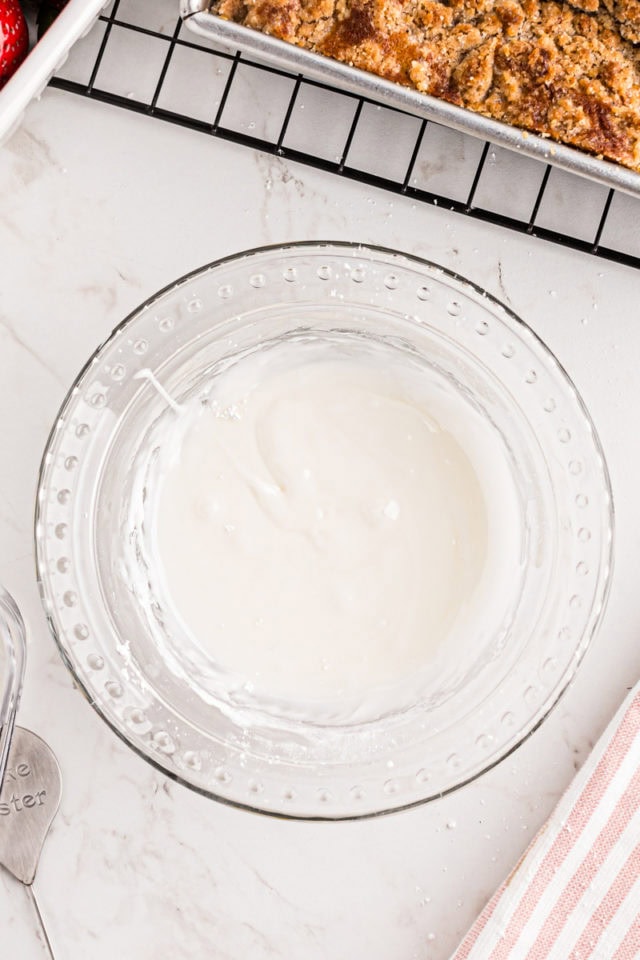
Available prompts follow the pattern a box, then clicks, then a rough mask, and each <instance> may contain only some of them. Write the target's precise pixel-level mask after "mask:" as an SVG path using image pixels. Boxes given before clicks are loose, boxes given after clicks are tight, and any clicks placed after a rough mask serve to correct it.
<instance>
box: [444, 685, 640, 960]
mask: <svg viewBox="0 0 640 960" xmlns="http://www.w3.org/2000/svg"><path fill="white" fill-rule="evenodd" d="M638 958H640V685H639V686H637V687H635V688H634V689H633V690H632V692H631V694H630V695H629V697H628V698H627V699H626V701H625V703H624V704H623V706H622V707H621V709H620V711H619V713H618V714H617V715H616V717H615V719H614V720H613V721H612V723H611V724H610V726H609V727H608V728H607V730H606V732H605V733H604V735H603V737H602V738H601V740H600V741H599V742H598V744H597V745H596V747H595V749H594V750H593V753H592V754H591V756H590V757H589V759H588V760H587V761H586V763H585V765H584V766H583V768H582V770H581V771H580V773H579V774H578V775H577V776H576V778H575V780H574V781H573V783H572V784H571V786H570V787H569V789H568V790H567V792H566V793H565V794H564V796H563V798H562V800H561V801H560V803H559V804H558V806H557V807H556V809H555V811H554V812H553V814H552V815H551V817H550V819H549V820H548V822H547V823H546V824H545V826H544V827H543V828H542V830H541V831H540V833H539V834H538V835H537V837H536V838H535V839H534V840H533V842H532V844H531V846H530V847H529V849H528V850H527V852H526V853H525V855H524V857H523V858H522V860H521V861H520V863H519V864H518V866H517V867H516V868H515V870H514V871H513V873H512V874H511V876H510V877H508V879H507V880H506V881H505V883H504V884H503V885H502V886H501V887H500V889H499V890H498V891H497V892H496V894H495V895H494V897H493V898H492V900H491V901H490V902H489V903H488V905H487V906H486V907H485V909H484V911H483V912H482V913H481V915H480V917H479V918H478V920H477V921H476V922H475V924H474V926H473V927H472V928H471V930H470V931H469V933H468V934H467V936H466V937H465V939H464V940H463V942H462V943H461V945H460V946H459V947H458V949H457V951H456V952H455V953H454V955H453V957H452V960H638Z"/></svg>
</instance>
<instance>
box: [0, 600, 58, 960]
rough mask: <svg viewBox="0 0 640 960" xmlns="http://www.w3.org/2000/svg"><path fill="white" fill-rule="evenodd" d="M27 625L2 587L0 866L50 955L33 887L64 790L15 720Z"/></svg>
mask: <svg viewBox="0 0 640 960" xmlns="http://www.w3.org/2000/svg"><path fill="white" fill-rule="evenodd" d="M25 636H26V630H25V626H24V621H23V619H22V617H21V615H20V611H19V610H18V607H17V606H16V603H15V601H14V600H13V598H12V597H11V596H10V595H9V594H8V593H7V591H6V590H4V589H3V588H2V587H0V865H2V866H4V867H5V868H6V869H7V870H8V871H9V873H11V874H12V875H13V876H14V877H15V878H16V879H17V880H19V881H20V882H21V883H22V884H23V885H24V887H25V890H26V891H27V893H28V896H29V899H30V900H31V903H32V905H33V908H34V910H35V913H36V917H37V921H38V924H39V926H40V929H41V931H42V937H43V940H44V944H45V946H46V948H47V950H48V952H49V956H50V958H51V960H55V957H54V954H53V949H52V946H51V941H50V939H49V935H48V933H47V929H46V927H45V924H44V921H43V918H42V913H41V911H40V907H39V905H38V901H37V899H36V896H35V893H34V891H33V886H32V884H33V881H34V879H35V875H36V870H37V867H38V861H39V860H40V854H41V852H42V847H43V845H44V841H45V838H46V836H47V833H48V832H49V828H50V826H51V824H52V822H53V818H54V817H55V815H56V813H57V811H58V807H59V805H60V796H61V793H62V778H61V775H60V767H59V766H58V762H57V760H56V758H55V756H54V755H53V752H52V751H51V749H50V748H49V747H48V746H47V744H46V743H45V742H44V740H42V739H41V738H40V737H38V736H36V734H35V733H32V732H31V731H30V730H25V729H24V727H18V726H16V725H15V718H16V713H17V709H18V703H19V700H20V692H21V689H22V680H23V675H24V660H25Z"/></svg>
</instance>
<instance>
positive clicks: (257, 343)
mask: <svg viewBox="0 0 640 960" xmlns="http://www.w3.org/2000/svg"><path fill="white" fill-rule="evenodd" d="M327 336H331V337H337V338H344V339H345V340H348V341H349V342H350V343H351V344H353V343H357V342H365V341H371V340H372V339H373V340H375V342H376V344H382V345H384V347H385V349H389V350H393V351H396V352H398V351H400V352H401V353H402V352H406V353H407V354H410V355H411V356H412V357H413V358H417V360H419V362H420V363H421V364H423V366H424V369H425V374H426V375H429V376H434V377H438V378H440V379H442V381H443V382H446V384H447V388H448V389H451V390H455V391H456V392H457V393H458V394H459V395H460V396H461V397H463V398H464V399H465V402H468V403H470V404H471V405H472V406H473V408H474V410H475V411H476V412H479V413H480V414H481V416H483V417H484V418H486V422H487V423H488V424H490V425H491V428H492V430H494V431H495V432H496V435H497V436H498V437H499V438H500V442H501V444H502V449H503V453H504V458H505V462H508V464H509V469H510V471H511V474H512V476H513V483H514V490H516V493H517V498H518V504H519V513H518V522H519V525H520V528H521V529H520V531H519V535H520V543H521V549H522V554H521V557H522V576H521V577H520V579H519V580H518V587H517V589H515V590H514V591H513V596H510V597H509V598H507V599H508V616H507V617H506V619H505V620H504V621H503V622H501V625H500V629H499V630H496V632H495V633H494V634H493V635H492V636H490V637H488V638H485V639H484V641H483V643H482V644H481V645H480V646H479V648H478V649H477V650H473V653H472V654H470V655H469V656H470V659H469V662H467V663H464V664H460V665H458V666H459V669H458V672H457V673H456V676H455V677H454V679H453V681H452V682H451V684H450V685H449V688H448V689H447V690H446V691H445V692H444V693H443V692H439V693H438V695H434V696H431V697H426V698H424V699H420V700H419V701H416V702H407V703H403V704H401V705H400V706H399V708H398V709H397V710H395V711H393V712H391V713H387V714H386V715H385V716H381V717H378V718H373V719H369V720H367V721H360V722H357V721H355V720H354V721H353V722H347V721H345V722H343V723H337V724H336V723H333V724H332V723H328V722H327V723H317V722H314V723H311V722H305V720H304V718H300V717H297V718H296V717H293V716H291V717H282V716H279V717H277V718H275V719H274V718H273V717H272V716H270V715H269V712H268V711H266V712H265V711H260V710H259V709H255V710H249V711H247V709H244V708H243V709H242V710H238V711H236V712H234V710H230V709H228V705H225V704H221V703H219V702H217V701H216V699H215V696H212V695H211V693H210V691H209V690H207V689H206V688H205V687H204V686H203V684H202V683H201V682H200V678H199V677H198V676H197V675H196V674H195V673H194V672H190V670H189V668H188V658H186V660H185V662H181V661H180V656H179V649H178V648H179V647H180V645H181V644H183V645H184V646H185V647H187V646H188V640H187V638H185V637H178V640H179V643H178V647H176V648H174V652H175V650H176V649H178V654H177V655H176V656H174V657H167V656H166V655H165V652H164V651H165V649H166V645H165V644H163V643H162V642H159V640H160V639H162V638H163V636H164V633H163V632H166V629H167V626H166V623H167V619H166V616H165V613H166V611H165V610H164V609H163V606H162V598H159V599H158V597H156V596H154V594H153V591H152V590H151V589H150V590H149V591H147V592H146V593H145V592H144V591H142V592H140V591H138V590H137V589H133V588H132V581H131V578H130V576H129V573H130V571H129V568H128V563H129V559H128V557H129V555H130V552H131V550H130V548H131V543H132V540H131V537H130V531H128V530H127V528H126V524H125V523H124V520H123V518H124V517H126V516H128V515H129V514H130V511H129V509H128V507H129V505H130V504H131V502H132V498H133V497H134V496H135V495H136V487H137V485H138V486H139V477H138V476H137V475H136V471H135V470H132V464H135V463H136V462H137V458H138V457H139V454H140V450H141V445H142V444H143V442H144V440H145V438H146V437H147V436H148V435H149V431H151V430H152V429H153V426H154V424H155V423H156V422H157V421H158V418H159V417H162V416H163V414H165V413H166V410H167V406H168V405H170V403H171V401H172V398H175V399H180V398H182V397H185V396H187V395H192V394H193V393H194V391H197V390H198V389H200V387H201V385H203V384H206V383H208V382H210V380H211V378H212V377H215V375H216V371H217V370H219V369H220V368H221V366H224V365H225V364H226V365H228V364H229V363H232V362H234V358H237V357H238V356H240V355H242V354H243V353H246V352H247V351H248V352H251V351H256V350H262V349H265V348H268V347H269V346H270V345H272V344H273V343H274V342H276V341H279V340H282V339H287V340H291V341H292V342H295V340H296V338H304V339H307V340H308V338H310V337H327ZM35 536H36V554H37V570H38V579H39V583H40V589H41V594H42V599H43V603H44V607H45V610H46V613H47V616H48V619H49V623H50V626H51V629H52V632H53V635H54V638H55V640H56V642H57V644H58V646H59V648H60V651H61V653H62V656H63V658H64V660H65V662H66V663H67V665H68V666H69V668H70V669H71V671H72V672H73V674H74V676H75V678H76V680H77V682H78V684H79V685H80V687H81V689H82V690H83V691H84V693H85V695H86V696H87V698H88V699H89V701H90V702H91V704H92V705H93V706H94V707H95V708H96V709H97V711H98V712H99V713H100V715H101V716H102V717H103V718H104V719H105V720H106V721H107V723H108V724H109V725H110V726H111V727H112V729H113V730H114V731H115V732H116V733H117V734H118V735H119V736H120V737H121V738H122V739H123V740H125V742H127V743H128V744H129V745H130V746H131V747H132V748H133V749H135V750H136V751H137V752H138V753H139V754H140V755H141V756H142V757H144V758H145V759H146V760H148V761H149V762H151V763H153V764H154V765H156V766H157V767H159V768H160V769H161V770H163V771H164V772H165V773H166V774H168V775H169V776H171V777H173V778H174V779H176V780H179V781H181V782H182V783H185V784H187V785H188V786H190V787H192V788H194V789H196V790H198V791H200V792H201V793H203V794H205V795H207V796H211V797H214V798H216V799H218V800H221V801H223V802H226V803H231V804H234V805H237V806H240V807H246V808H249V809H252V810H257V811H261V812H264V813H270V814H273V815H277V816H283V817H287V816H288V817H299V818H315V819H347V818H359V817H365V816H373V815H378V814H381V813H386V812H389V811H392V810H398V809H401V808H404V807H410V806H413V805H415V804H419V803H422V802H425V801H427V800H429V799H432V798H434V797H438V796H441V795H443V794H445V793H447V792H448V791H451V790H453V789H455V788H457V787H460V786H461V785H462V784H464V783H467V782H468V781H470V780H472V779H473V778H474V777H476V776H478V775H479V774H481V773H482V772H483V771H485V770H487V769H489V768H491V767H492V766H493V765H494V764H496V763H497V762H498V761H499V760H501V759H502V758H503V757H505V756H506V755H507V754H508V753H510V752H511V751H512V750H514V749H515V748H516V747H517V746H518V745H519V744H520V743H522V741H523V740H524V739H525V738H526V737H527V736H528V735H529V734H530V733H531V732H532V731H533V730H534V729H535V728H536V727H537V726H538V725H539V724H540V723H541V722H542V720H543V719H544V718H545V716H546V715H547V714H548V713H549V711H550V710H551V708H552V707H553V706H554V704H555V703H556V702H557V700H558V698H559V697H560V695H561V694H562V692H563V691H564V690H565V689H566V687H567V685H568V684H569V682H570V681H571V679H572V677H573V676H574V674H575V671H576V669H577V666H578V664H579V662H580V660H581V658H582V656H583V654H584V652H585V650H586V648H587V646H588V644H589V641H590V639H591V637H592V636H593V633H594V630H595V628H596V626H597V624H598V622H599V620H600V616H601V614H602V610H603V608H604V604H605V600H606V596H607V592H608V586H609V580H610V572H611V556H612V537H613V509H612V501H611V491H610V484H609V479H608V474H607V469H606V465H605V461H604V457H603V454H602V450H601V447H600V444H599V442H598V439H597V435H596V432H595V429H594V426H593V424H592V422H591V420H590V418H589V415H588V413H587V411H586V409H585V407H584V404H583V403H582V401H581V399H580V397H579V395H578V393H577V391H576V389H575V387H574V386H573V384H572V383H571V381H570V380H569V378H568V377H567V375H566V373H565V372H564V371H563V370H562V368H561V367H560V365H559V364H558V362H557V361H556V359H555V358H554V357H553V356H552V355H551V353H550V352H549V351H548V350H547V348H546V347H545V346H544V345H543V344H542V343H541V342H540V340H539V339H538V338H537V337H536V335H535V334H534V333H533V332H532V331H531V330H530V329H529V327H527V326H526V324H524V323H523V322H522V321H521V320H520V319H519V318H518V317H516V316H515V315H514V314H513V313H512V312H511V311H510V310H509V309H508V308H507V307H505V306H504V305H502V304H501V303H499V302H498V301H496V300H495V299H493V298H492V297H491V296H489V295H488V294H487V293H486V292H485V291H483V290H481V289H479V288H477V287H475V286H474V285H473V284H471V283H469V282H468V281H466V280H464V279H462V278H460V277H458V276H456V275H454V274H452V273H450V272H448V271H446V270H444V269H442V268H441V267H438V266H436V265H434V264H431V263H428V262H426V261H423V260H419V259H416V258H413V257H410V256H408V255H405V254H401V253H396V252H393V251H388V250H383V249H379V248H374V247H369V246H356V245H350V244H346V243H344V244H343V243H300V244H291V245H288V246H283V247H266V248H262V249H259V250H254V251H249V252H247V253H242V254H239V255H237V256H234V257H230V258H228V259H225V260H220V261H218V262H216V263H213V264H210V265H208V266H206V267H204V268H202V269H200V270H198V271H196V272H194V273H193V274H190V275H189V276H187V277H185V278H183V279H181V280H179V281H177V282H176V283H175V284H173V285H171V286H170V287H167V288H166V289H165V290H163V291H160V292H159V293H158V294H157V295H155V296H154V297H152V298H151V299H150V300H148V301H147V302H146V303H144V304H143V305H142V306H141V307H140V308H139V309H138V310H136V311H135V312H134V313H133V314H131V315H130V316H129V317H128V318H127V319H126V320H124V321H123V322H122V323H121V324H120V326H119V327H117V328H116V330H115V331H114V332H113V334H112V336H111V337H110V338H109V340H108V341H107V342H106V343H105V344H103V345H102V346H101V347H100V348H99V349H98V350H97V351H96V353H95V354H94V356H93V357H92V358H91V359H90V360H89V362H88V363H87V365H86V366H85V368H84V370H83V371H82V372H81V373H80V375H79V377H78V379H77V380H76V382H75V383H74V384H73V386H72V388H71V390H70V392H69V394H68V396H67V398H66V400H65V402H64V404H63V406H62V409H61V410H60V413H59V415H58V417H57V419H56V422H55V425H54V427H53V430H52V432H51V435H50V437H49V440H48V443H47V446H46V449H45V452H44V457H43V460H42V467H41V474H40V482H39V489H38V497H37V508H36V527H35ZM150 565H151V569H150V571H149V572H150V576H149V580H150V581H151V580H153V569H152V568H153V557H152V558H151V560H150ZM174 639H175V638H174ZM471 647H472V649H473V645H471Z"/></svg>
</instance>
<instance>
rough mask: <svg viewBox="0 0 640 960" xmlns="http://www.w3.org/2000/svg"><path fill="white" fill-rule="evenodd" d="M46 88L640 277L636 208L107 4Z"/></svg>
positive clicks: (142, 6) (150, 15)
mask: <svg viewBox="0 0 640 960" xmlns="http://www.w3.org/2000/svg"><path fill="white" fill-rule="evenodd" d="M51 85H52V86H54V87H58V88H60V89H63V90H68V91H71V92H73V93H76V94H80V95H82V96H85V97H90V98H92V99H94V100H99V101H102V102H104V103H109V104H113V105H115V106H119V107H124V108H126V109H127V110H133V111H135V112H138V113H142V114H145V115H147V116H151V117H156V118H158V119H160V120H165V121H168V122H171V123H175V124H179V125H181V126H184V127H189V128H190V129H192V130H197V131H200V132H201V133H204V134H207V135H209V136H211V137H217V138H220V139H222V140H229V141H232V142H233V143H238V144H242V145H244V146H247V147H251V148H253V149H256V150H260V151H263V152H265V153H270V154H274V155H276V156H279V157H282V158H284V159H287V160H293V161H296V162H298V163H303V164H307V165H308V166H312V167H316V168H318V169H321V170H326V171H328V172H330V173H332V174H335V175H338V176H342V177H347V178H349V179H352V180H357V181H359V182H361V183H363V184H367V185H369V186H372V187H379V188H382V189H383V190H387V191H390V192H391V193H394V194H400V195H402V196H406V197H410V198H411V199H412V200H414V201H418V202H421V203H429V204H433V205H436V206H441V207H444V208H446V209H448V210H454V211H457V212H458V213H461V214H464V215H465V216H468V217H472V218H474V219H476V220H483V221H487V222H489V223H494V224H498V225H500V226H502V227H506V228H509V229H511V230H516V231H518V232H519V233H524V234H528V235H530V236H532V237H539V238H542V239H544V240H549V241H553V242H555V243H559V244H562V245H563V246H567V247H572V248H574V249H576V250H582V251H584V252H585V253H589V254H592V255H594V256H596V257H600V258H603V259H605V260H613V261H616V262H617V263H622V264H626V265H627V266H630V267H636V268H640V201H637V200H635V199H633V198H631V197H628V196H625V195H623V194H619V193H617V192H616V191H614V190H608V189H607V188H605V187H601V186H599V185H597V184H594V183H591V182H589V181H586V180H583V179H581V178H579V177H576V176H573V175H570V174H567V173H565V172H563V171H560V170H558V169H557V168H552V167H551V166H549V165H546V164H544V163H541V162H540V161H536V160H532V159H530V158H526V157H523V156H520V155H519V154H516V153H513V152H509V151H506V150H503V149H502V148H500V147H495V146H492V145H491V144H489V143H483V142H482V141H480V140H476V139H474V138H473V137H469V136H467V135H465V134H461V133H458V132H455V131H452V130H449V129H448V128H446V127H442V126H440V125H439V124H436V123H433V122H427V121H425V120H422V119H420V118H418V117H415V116H412V115H410V114H407V113H404V112H402V111H399V110H394V109H392V108H389V107H386V106H381V105H379V104H376V103H374V102H372V101H371V100H368V99H366V98H364V97H361V96H357V95H355V94H352V93H348V92H345V91H342V90H337V89H335V88H333V87H330V86H327V85H326V84H322V83H318V82H317V81H313V80H310V79H308V78H305V77H303V76H293V75H291V74H289V73H286V72H285V71H283V70H279V69H278V68H276V67H273V66H270V65H269V64H267V63H258V62H255V61H252V60H249V59H248V58H246V57H245V56H243V55H242V53H241V52H239V51H238V52H236V53H235V54H233V53H229V52H228V51H226V50H225V49H224V48H222V47H219V46H217V45H216V44H214V43H210V42H208V41H207V40H202V39H200V38H199V37H197V36H195V35H193V34H191V33H190V32H189V31H188V29H187V28H186V26H185V25H184V24H183V23H182V22H181V21H180V19H179V18H177V17H176V0H115V2H113V3H111V4H110V5H109V6H108V7H107V8H105V11H104V12H103V14H102V15H101V16H100V17H99V19H98V21H97V22H96V24H95V26H94V27H93V28H92V30H91V31H90V33H89V34H88V35H87V36H86V37H85V38H84V39H83V40H81V41H80V42H79V43H78V44H76V46H75V47H74V48H73V50H72V52H71V55H70V57H69V59H68V60H67V62H66V63H65V64H64V65H63V67H62V68H61V69H60V71H59V72H58V73H57V75H56V76H55V77H53V79H52V80H51Z"/></svg>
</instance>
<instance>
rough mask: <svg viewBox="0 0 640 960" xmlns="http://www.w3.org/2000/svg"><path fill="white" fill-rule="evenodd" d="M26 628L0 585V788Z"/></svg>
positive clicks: (11, 599) (16, 704)
mask: <svg viewBox="0 0 640 960" xmlns="http://www.w3.org/2000/svg"><path fill="white" fill-rule="evenodd" d="M25 650H26V631H25V626H24V622H23V620H22V616H21V615H20V611H19V610H18V607H17V605H16V603H15V601H14V599H13V597H12V596H10V594H9V593H7V591H6V590H5V589H4V587H2V586H1V585H0V789H1V788H2V779H3V777H4V771H5V767H6V763H7V757H8V754H9V747H10V745H11V735H12V733H13V726H14V722H15V718H16V712H17V709H18V702H19V700H20V693H21V690H22V678H23V674H24V660H25Z"/></svg>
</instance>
